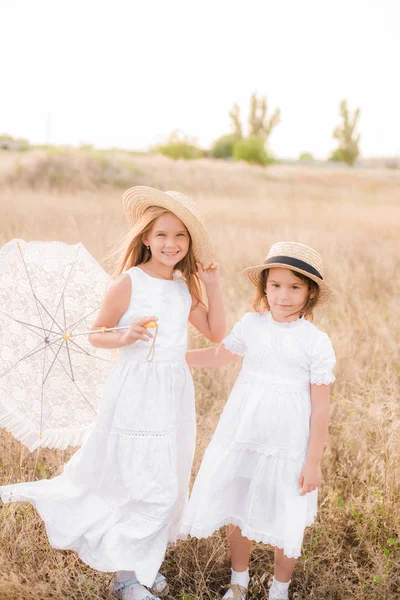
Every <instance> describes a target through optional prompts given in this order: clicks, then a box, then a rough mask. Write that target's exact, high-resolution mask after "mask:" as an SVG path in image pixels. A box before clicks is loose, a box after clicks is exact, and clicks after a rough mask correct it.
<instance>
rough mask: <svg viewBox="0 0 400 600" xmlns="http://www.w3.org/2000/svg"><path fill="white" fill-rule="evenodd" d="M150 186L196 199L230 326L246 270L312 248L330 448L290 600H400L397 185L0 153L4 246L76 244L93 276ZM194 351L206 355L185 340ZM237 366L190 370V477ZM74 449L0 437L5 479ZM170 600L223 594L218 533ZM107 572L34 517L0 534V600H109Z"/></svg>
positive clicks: (256, 581) (151, 160)
mask: <svg viewBox="0 0 400 600" xmlns="http://www.w3.org/2000/svg"><path fill="white" fill-rule="evenodd" d="M136 184H145V185H153V186H155V187H160V188H161V189H177V190H179V191H182V192H185V193H188V194H192V195H193V196H194V197H195V198H196V200H197V201H198V202H199V204H200V205H201V207H202V209H203V211H204V213H205V214H206V218H207V221H208V224H209V228H210V232H211V235H212V239H213V243H214V247H215V256H216V259H217V260H218V261H219V262H220V264H221V271H222V278H223V289H224V295H225V301H226V309H227V315H228V326H229V327H230V326H231V325H232V324H233V323H234V322H235V321H236V320H237V319H238V318H239V317H240V316H241V315H242V314H243V313H244V312H245V311H247V310H249V308H250V306H251V300H252V290H251V288H250V287H249V285H248V284H247V283H246V282H245V280H244V278H243V277H242V275H241V271H242V270H243V269H244V268H245V267H246V266H249V265H252V264H258V263H260V261H262V260H263V259H264V257H265V255H266V253H267V250H268V248H269V246H270V245H271V244H272V243H273V242H276V241H279V240H294V241H300V242H303V243H305V244H309V245H311V246H313V247H315V248H316V249H317V250H319V251H320V252H321V253H322V254H323V256H324V258H325V266H326V279H327V281H328V282H329V283H330V285H331V286H332V287H333V288H334V290H335V292H336V294H335V297H334V300H333V302H332V303H331V305H330V306H329V308H328V309H327V310H325V311H324V312H317V314H316V317H315V323H316V325H317V326H319V327H320V328H321V329H323V330H324V331H326V332H327V333H328V334H329V335H330V337H331V339H332V341H333V345H334V347H335V350H336V354H337V358H338V363H337V368H336V376H337V381H336V383H335V384H334V386H333V393H332V410H331V426H330V439H329V444H328V446H327V449H326V452H325V456H324V465H323V474H324V481H323V485H322V487H321V490H320V500H319V506H320V510H319V514H318V519H317V522H316V524H315V525H314V526H313V527H311V528H309V529H308V530H307V533H306V537H305V542H304V547H303V555H302V558H301V559H300V560H299V561H298V564H297V566H296V569H295V573H294V578H293V586H292V598H298V599H300V598H301V599H310V600H311V599H313V600H314V599H315V600H322V599H325V598H330V599H335V600H339V599H340V600H341V599H343V600H344V599H345V600H350V599H352V600H380V599H388V600H389V599H394V598H400V518H399V515H400V458H399V457H400V411H399V392H400V389H399V387H400V386H399V364H400V363H399V339H400V319H399V316H398V299H399V297H400V277H399V270H400V252H399V226H400V172H399V171H395V170H386V171H385V170H368V169H363V170H357V171H352V170H349V169H345V168H343V169H338V168H337V169H334V170H330V169H329V168H328V167H327V168H326V169H325V168H318V169H312V168H305V167H296V166H290V167H289V166H287V167H285V166H279V165H276V166H272V167H270V168H268V169H264V168H261V167H255V166H254V167H251V166H248V165H244V164H234V163H229V162H223V161H221V162H218V161H217V162H215V161H211V160H206V159H203V160H198V161H193V162H181V161H178V162H173V161H170V160H169V159H166V158H163V157H159V156H151V155H143V156H140V155H131V154H128V153H126V154H125V153H119V152H115V153H106V152H101V153H96V152H83V151H82V152H75V153H60V152H47V153H46V152H44V151H36V152H28V153H24V154H21V155H19V156H17V155H13V154H7V153H6V152H4V153H3V154H0V212H1V230H0V244H3V243H5V242H6V241H8V240H10V239H11V238H13V237H20V238H23V239H25V240H34V239H40V240H54V239H56V240H63V241H65V242H68V243H75V242H78V241H82V242H83V243H84V244H85V246H86V247H87V248H88V250H89V251H90V252H91V253H92V254H93V255H94V256H95V257H96V258H97V260H98V261H99V262H101V263H103V264H104V257H105V254H106V252H107V250H108V249H109V248H110V247H111V246H112V244H113V243H114V242H115V241H116V239H117V238H118V236H120V234H122V233H123V232H124V231H125V227H126V224H125V222H124V217H123V213H122V208H121V194H122V190H123V189H125V188H126V187H129V186H130V185H136ZM190 343H191V345H192V346H199V345H201V344H203V341H202V339H201V338H200V337H198V336H196V335H195V334H194V332H193V331H191V342H190ZM239 368H240V364H239V361H238V362H237V363H236V362H235V363H233V364H232V365H229V366H228V367H224V368H222V369H219V370H213V371H206V370H205V371H201V372H200V371H196V372H194V379H195V385H196V397H197V412H198V448H197V453H196V459H195V464H194V472H193V474H195V473H196V472H197V469H198V467H199V464H200V460H201V457H202V454H203V452H204V449H205V447H206V445H207V443H208V441H209V440H210V437H211V435H212V432H213V430H214V428H215V425H216V423H217V420H218V416H219V414H220V411H221V409H222V407H223V404H224V402H225V400H226V398H227V395H228V393H229V390H230V388H231V386H232V384H233V381H234V379H235V377H236V374H237V372H238V370H239ZM71 453H72V451H71V452H62V451H54V450H39V451H37V452H34V453H33V454H28V452H27V450H26V449H25V448H24V447H22V446H21V445H20V444H19V443H18V442H16V441H14V440H13V439H12V437H11V436H10V435H9V434H8V433H6V432H5V431H3V430H2V431H0V482H1V483H3V484H5V483H8V482H12V481H23V480H34V479H39V478H43V477H51V476H53V475H54V474H55V473H56V472H57V471H58V470H59V469H60V467H61V466H62V464H63V463H64V462H65V461H66V460H67V459H68V457H69V456H70V455H71ZM272 560H273V552H272V549H271V548H269V547H265V546H262V545H257V546H256V548H255V550H254V553H253V556H252V562H251V574H252V587H251V589H250V592H251V594H250V597H251V598H260V599H261V598H265V597H266V586H267V581H268V579H269V575H270V573H271V572H272ZM164 572H165V574H166V575H167V576H169V578H170V580H171V584H172V594H171V597H172V598H175V599H180V600H189V599H194V598H196V599H197V598H204V599H206V598H210V599H211V598H216V597H218V595H219V594H220V592H221V589H222V586H223V585H224V584H226V583H227V582H228V577H229V561H228V557H227V552H226V541H225V537H224V532H223V531H221V532H219V533H217V534H215V535H214V536H213V537H212V538H210V539H208V540H201V541H196V540H190V541H188V542H184V543H181V544H179V545H178V546H176V547H175V548H172V549H171V550H169V552H168V554H167V557H166V561H165V565H164ZM108 581H109V575H107V574H102V573H98V572H95V571H93V570H91V569H90V568H89V567H87V566H86V565H84V564H83V563H82V562H81V561H80V560H79V559H78V558H77V556H76V555H75V554H74V553H72V552H60V551H56V550H53V549H52V548H51V547H50V546H49V544H48V542H47V539H46V535H45V530H44V526H43V524H42V522H41V520H40V518H39V517H38V516H37V514H36V513H35V511H34V510H33V509H32V507H30V506H29V505H25V504H14V505H7V506H5V507H3V508H2V510H1V521H0V600H5V599H7V600H11V599H13V600H14V599H23V600H38V599H41V600H42V599H43V600H47V599H50V598H53V599H54V598H55V599H58V598H60V599H61V598H65V599H70V600H72V599H73V600H75V599H76V600H78V599H88V600H89V599H91V600H94V599H101V598H107V597H108V595H107V594H108V592H107V590H108Z"/></svg>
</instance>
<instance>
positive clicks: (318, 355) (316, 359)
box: [310, 334, 336, 385]
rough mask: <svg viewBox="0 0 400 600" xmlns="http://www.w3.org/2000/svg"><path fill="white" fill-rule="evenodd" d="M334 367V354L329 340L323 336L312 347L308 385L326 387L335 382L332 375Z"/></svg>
mask: <svg viewBox="0 0 400 600" xmlns="http://www.w3.org/2000/svg"><path fill="white" fill-rule="evenodd" d="M335 365H336V357H335V352H334V350H333V348H332V344H331V340H330V339H329V337H328V336H327V335H326V334H324V336H323V337H321V338H320V339H319V340H318V341H317V343H316V344H315V346H314V349H313V351H312V356H311V364H310V383H314V384H316V385H328V384H329V383H333V382H334V381H335V376H334V374H333V373H332V370H333V368H334V366H335Z"/></svg>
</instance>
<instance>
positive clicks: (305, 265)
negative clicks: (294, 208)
mask: <svg viewBox="0 0 400 600" xmlns="http://www.w3.org/2000/svg"><path fill="white" fill-rule="evenodd" d="M272 267H281V268H282V267H284V268H288V269H291V270H292V271H296V272H298V273H303V275H306V276H307V277H309V278H310V279H312V280H313V281H315V283H317V284H318V286H319V289H320V294H319V298H318V302H317V305H318V306H320V305H321V304H325V303H326V302H328V301H329V300H330V298H331V296H332V290H331V288H330V287H329V286H328V284H327V283H325V281H324V261H323V259H322V256H321V255H320V254H319V253H318V252H317V251H316V250H313V248H310V247H309V246H306V245H305V244H299V243H297V242H278V243H277V244H274V245H273V246H272V247H271V249H270V251H269V252H268V255H267V258H266V259H265V261H264V263H263V264H262V265H257V266H256V267H249V268H248V269H245V270H244V271H243V273H244V275H245V276H246V277H247V279H249V281H251V283H252V284H254V285H256V286H257V285H258V284H259V281H260V276H261V273H262V271H265V269H271V268H272Z"/></svg>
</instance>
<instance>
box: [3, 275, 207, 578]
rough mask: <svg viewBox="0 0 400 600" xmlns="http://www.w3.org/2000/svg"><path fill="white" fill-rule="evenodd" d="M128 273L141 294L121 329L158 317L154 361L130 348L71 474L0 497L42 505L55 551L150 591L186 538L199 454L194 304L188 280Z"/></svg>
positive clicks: (144, 345) (141, 348)
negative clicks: (192, 363) (173, 547)
mask: <svg viewBox="0 0 400 600" xmlns="http://www.w3.org/2000/svg"><path fill="white" fill-rule="evenodd" d="M127 273H128V274H129V275H130V277H131V280H132V295H131V300H130V304H129V307H128V310H127V311H126V313H125V314H124V315H123V316H122V318H121V320H120V322H119V324H118V325H128V324H129V323H130V322H131V321H132V320H133V319H134V318H136V317H142V316H146V315H149V316H150V315H154V316H157V317H158V318H159V330H158V335H157V340H156V347H155V356H154V359H153V361H152V362H147V361H146V357H147V355H148V352H149V347H150V342H144V341H141V340H139V341H138V342H136V343H135V344H133V345H131V346H126V347H124V348H123V349H122V351H121V356H120V358H119V360H118V362H117V363H116V364H115V366H114V369H113V371H112V373H111V375H110V376H109V378H108V379H107V382H106V384H105V388H104V393H103V397H102V400H101V403H100V407H99V413H98V417H97V420H96V422H95V424H94V427H93V430H92V432H91V434H90V436H89V437H88V439H87V441H86V442H85V444H84V445H83V446H82V448H80V449H79V450H78V451H77V452H76V453H75V454H74V456H73V457H72V458H71V460H70V461H69V462H68V463H67V464H66V465H65V467H64V471H63V473H62V474H61V475H59V476H57V477H54V478H53V479H49V480H41V481H37V482H33V483H19V484H14V485H7V486H4V487H0V495H1V498H2V500H3V502H10V501H27V502H30V503H31V504H33V506H35V507H36V509H37V510H38V511H39V513H40V515H41V516H42V517H43V519H44V521H45V524H46V530H47V535H48V538H49V541H50V543H51V545H52V546H53V547H55V548H60V549H71V550H75V551H76V552H77V553H78V554H79V556H80V558H81V559H82V560H83V561H84V562H85V563H87V564H88V565H90V566H91V567H93V568H94V569H97V570H99V571H120V570H135V571H136V575H137V577H138V579H139V580H140V581H141V582H142V583H143V584H145V585H151V584H152V583H153V581H154V578H155V576H156V574H157V570H158V569H159V567H160V565H161V563H162V560H163V558H164V555H165V551H166V547H167V544H168V542H175V541H176V539H177V536H178V533H179V529H180V522H181V517H182V514H183V510H184V507H185V505H186V502H187V498H188V486H189V479H190V470H191V466H192V460H193V454H194V448H195V435H196V421H195V406H194V390H193V381H192V377H191V374H190V371H189V369H188V366H187V363H186V361H185V352H186V347H187V322H188V315H189V312H190V307H191V297H190V293H189V291H188V288H187V285H186V283H185V281H184V280H183V279H179V278H177V279H175V280H171V281H167V280H163V279H155V278H153V277H150V276H149V275H147V274H146V273H144V272H143V271H142V270H141V269H140V268H138V267H133V268H131V269H129V270H128V271H127ZM152 331H153V333H154V330H152Z"/></svg>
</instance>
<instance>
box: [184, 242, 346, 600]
mask: <svg viewBox="0 0 400 600" xmlns="http://www.w3.org/2000/svg"><path fill="white" fill-rule="evenodd" d="M245 274H246V276H247V277H248V279H249V280H250V281H251V282H252V283H253V284H254V285H255V286H256V290H257V291H256V296H255V302H254V308H255V310H256V312H255V313H247V314H245V315H244V317H243V318H242V319H241V320H240V321H239V322H238V323H236V325H235V326H234V327H233V329H232V332H231V333H230V335H229V336H228V337H227V338H225V339H224V340H223V343H222V344H221V345H220V346H218V347H217V348H207V349H203V350H194V351H191V352H188V353H187V355H186V356H187V361H188V364H189V366H190V367H217V366H220V365H224V364H227V363H229V362H230V361H232V360H234V359H235V358H236V357H237V356H244V361H243V368H242V370H241V373H240V375H239V377H238V379H237V381H236V383H235V386H234V388H233V390H232V393H231V395H230V397H229V399H228V402H227V404H226V406H225V409H224V411H223V413H222V415H221V418H220V421H219V423H218V426H217V429H216V431H215V434H214V437H213V439H212V441H211V443H210V445H209V446H208V449H207V451H206V453H205V456H204V459H203V462H202V465H201V467H200V471H199V474H198V476H197V479H196V482H195V485H194V488H193V492H192V495H191V499H190V502H189V505H188V508H187V511H186V514H185V517H184V523H183V528H182V530H183V532H184V533H190V534H191V535H192V536H196V537H208V536H210V535H212V534H213V533H214V531H216V530H217V529H218V528H220V527H221V526H222V525H229V530H228V531H229V533H228V536H229V544H230V551H231V560H232V578H231V585H230V586H229V589H228V591H227V593H226V594H225V596H224V598H234V599H235V600H244V598H245V597H246V592H247V587H248V583H249V573H248V563H249V558H250V552H251V546H252V540H256V541H258V542H264V543H265V544H271V545H272V546H275V573H274V578H273V582H272V586H271V588H270V592H269V598H270V600H275V599H278V598H282V599H286V598H288V587H289V583H290V578H291V575H292V571H293V568H294V565H295V562H296V558H297V557H298V556H299V555H300V551H301V545H302V540H303V534H304V529H305V527H306V526H307V525H311V523H313V521H314V519H315V516H316V513H317V493H318V492H317V488H318V486H319V484H320V481H321V466H320V465H321V457H322V452H323V447H324V442H325V439H326V436H327V431H328V412H329V384H330V383H332V382H333V381H334V376H333V375H332V368H333V366H334V365H335V355H334V352H333V349H332V346H331V343H330V341H329V338H328V336H327V335H326V334H325V333H322V332H321V331H319V330H318V329H317V328H316V327H315V326H314V325H313V324H312V323H311V320H312V314H313V310H314V308H315V306H317V305H322V304H325V303H326V302H327V300H328V299H329V297H330V295H331V292H330V289H329V287H328V286H327V284H326V283H325V282H324V280H323V263H322V258H321V256H320V255H319V254H318V253H317V252H315V251H314V250H313V249H312V248H309V247H307V246H304V245H303V244H297V243H294V242H281V243H278V244H275V245H274V246H272V248H271V250H270V251H269V253H268V256H267V258H266V260H265V263H264V264H263V265H260V266H257V267H250V268H248V269H246V271H245Z"/></svg>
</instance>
